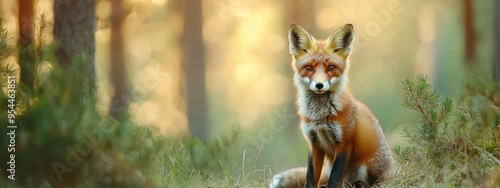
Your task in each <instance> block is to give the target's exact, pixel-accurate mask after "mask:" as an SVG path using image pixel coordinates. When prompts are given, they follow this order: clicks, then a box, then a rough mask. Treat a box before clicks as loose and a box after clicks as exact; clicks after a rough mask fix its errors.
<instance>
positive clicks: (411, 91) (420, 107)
mask: <svg viewBox="0 0 500 188" xmlns="http://www.w3.org/2000/svg"><path fill="white" fill-rule="evenodd" d="M408 91H410V94H411V96H412V97H413V100H415V103H416V104H417V108H418V110H419V111H420V113H422V114H423V115H424V118H425V120H427V122H430V121H429V117H427V114H426V113H425V112H424V110H423V109H422V106H421V105H420V103H419V102H418V99H417V97H416V96H415V94H414V93H413V90H412V89H411V87H408Z"/></svg>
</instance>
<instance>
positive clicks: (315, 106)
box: [269, 24, 395, 188]
mask: <svg viewBox="0 0 500 188" xmlns="http://www.w3.org/2000/svg"><path fill="white" fill-rule="evenodd" d="M288 39H289V43H290V44H289V50H290V54H291V55H292V57H293V63H292V67H293V70H294V82H295V86H296V88H297V90H298V100H297V106H298V115H299V117H300V128H301V130H302V133H303V135H304V137H305V138H306V140H307V142H308V143H309V148H310V149H309V157H308V163H307V168H305V167H298V168H291V169H288V170H285V171H282V172H280V173H278V174H276V175H274V176H273V178H272V179H271V182H270V185H269V187H270V188H276V187H287V188H288V187H302V186H303V187H314V188H315V187H318V186H320V185H325V184H327V186H328V187H343V186H344V183H347V184H349V185H351V186H354V187H358V186H361V187H366V186H372V185H373V184H374V183H375V182H376V181H377V180H379V179H382V178H383V177H384V175H385V174H386V173H387V171H388V170H389V169H390V168H391V167H392V166H393V164H394V163H395V162H394V159H393V156H392V155H393V154H392V151H391V149H390V147H389V145H388V144H387V140H386V139H385V137H384V133H383V131H382V128H381V127H380V125H379V123H378V120H377V119H376V118H375V116H374V115H373V113H372V112H371V111H370V109H369V108H368V107H367V106H365V105H364V104H363V103H361V102H359V101H358V100H356V99H355V98H354V96H353V95H352V94H351V92H350V91H349V88H348V87H347V83H348V79H347V72H348V70H349V64H350V62H349V55H350V54H351V51H352V48H353V42H354V29H353V26H352V25H351V24H346V25H344V26H342V27H340V28H339V29H337V30H336V31H335V32H334V33H333V34H332V35H331V36H330V37H329V38H328V39H327V40H325V41H320V40H316V39H314V38H313V37H312V36H311V35H309V33H307V31H305V30H304V29H302V28H301V27H300V26H298V25H296V24H292V25H291V26H290V30H289V33H288Z"/></svg>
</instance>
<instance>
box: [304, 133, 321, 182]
mask: <svg viewBox="0 0 500 188" xmlns="http://www.w3.org/2000/svg"><path fill="white" fill-rule="evenodd" d="M311 146H312V147H311V151H310V152H309V157H308V159H307V173H306V184H305V185H304V188H316V186H317V185H318V182H319V178H320V177H321V169H322V168H323V160H324V159H325V152H324V151H323V150H322V149H321V148H320V147H319V143H317V142H315V143H312V144H311Z"/></svg>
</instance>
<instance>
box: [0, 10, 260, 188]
mask: <svg viewBox="0 0 500 188" xmlns="http://www.w3.org/2000/svg"><path fill="white" fill-rule="evenodd" d="M1 24H2V22H1V20H0V65H1V66H0V74H1V77H0V83H2V84H3V85H2V87H5V86H6V85H5V84H6V83H7V80H6V79H7V75H17V70H16V68H15V67H14V66H12V65H6V62H5V60H6V57H7V56H9V55H10V54H11V53H12V52H13V50H12V46H9V43H8V42H6V41H7V40H8V35H7V33H6V32H5V30H4V29H3V27H2V25H1ZM41 25H42V26H39V27H43V25H44V24H41ZM37 31H40V32H43V31H46V29H44V28H39V29H37ZM39 34H40V36H39V37H38V38H39V39H41V38H43V37H42V36H41V35H43V33H39ZM32 46H34V49H36V50H35V51H36V52H37V53H34V55H35V59H36V60H37V62H39V63H40V64H38V65H37V66H44V67H48V69H44V70H38V71H36V72H35V76H36V77H37V82H36V85H35V88H36V89H35V90H34V91H31V90H26V89H25V88H23V87H22V86H20V85H19V84H18V85H17V87H16V98H15V99H16V113H15V115H16V118H15V122H16V123H15V125H17V129H15V131H16V138H15V140H16V146H15V148H16V150H15V153H10V152H7V145H8V144H9V142H10V139H9V138H8V137H6V136H2V137H0V161H4V163H2V165H1V166H0V169H2V171H0V176H2V177H3V178H1V179H0V187H50V186H52V187H61V186H67V187H165V186H166V187H170V186H173V187H178V186H182V187H199V186H202V185H203V186H209V187H221V186H224V185H227V186H230V185H241V184H242V183H243V181H242V180H243V179H244V178H248V176H247V177H240V176H238V177H232V176H231V175H232V174H234V173H235V171H236V170H240V165H239V162H238V161H236V160H235V158H236V157H235V154H236V152H235V145H236V144H237V143H238V138H239V134H238V133H239V132H240V131H239V130H238V129H235V130H234V132H232V133H231V134H230V136H221V137H220V138H219V139H216V140H212V141H208V142H206V143H204V142H201V141H199V140H197V139H194V138H185V139H173V138H166V137H165V136H163V135H161V134H160V133H159V130H158V129H156V128H150V127H145V126H140V125H137V124H135V123H133V120H132V119H131V118H130V116H127V115H126V116H125V117H124V118H123V119H121V120H120V121H117V120H115V119H113V118H110V117H102V116H101V115H99V113H98V110H97V107H96V105H95V104H96V103H99V102H100V101H99V99H98V98H97V96H96V94H95V91H89V90H88V89H85V88H87V87H83V88H82V87H77V86H81V85H82V84H81V83H90V82H91V81H89V80H87V79H88V78H86V76H85V75H84V74H83V72H84V71H82V66H80V62H81V61H80V60H81V59H82V58H85V54H81V55H80V56H77V57H75V58H74V61H73V63H72V65H71V66H70V67H66V68H63V67H61V66H60V65H59V64H58V63H57V62H56V58H55V49H56V45H55V44H54V43H52V42H49V41H38V42H37V45H32ZM30 48H31V47H30ZM21 50H26V49H21ZM41 62H43V64H42V63H41ZM28 96H29V97H28ZM6 100H7V96H6V95H5V93H4V91H0V101H2V102H0V103H1V104H2V106H1V107H0V108H2V110H1V111H0V122H2V123H3V122H8V120H7V110H4V109H6V107H7V105H6ZM10 130H11V129H8V128H7V127H6V126H4V124H2V126H0V132H1V133H6V132H8V131H10ZM10 154H15V160H16V168H15V169H16V176H15V178H16V181H11V180H8V179H7V178H6V177H7V175H9V174H7V173H8V172H7V171H5V169H7V168H8V167H7V166H6V163H5V161H9V160H10ZM263 183H264V181H262V182H257V181H255V182H254V181H247V182H246V183H245V185H246V186H250V187H255V186H258V187H262V186H264V185H263Z"/></svg>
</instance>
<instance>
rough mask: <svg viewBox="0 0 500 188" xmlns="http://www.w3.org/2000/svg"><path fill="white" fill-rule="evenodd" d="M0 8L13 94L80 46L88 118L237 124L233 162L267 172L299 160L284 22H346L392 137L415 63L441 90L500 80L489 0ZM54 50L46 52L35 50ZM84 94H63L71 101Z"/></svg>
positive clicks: (45, 2) (329, 27)
mask: <svg viewBox="0 0 500 188" xmlns="http://www.w3.org/2000/svg"><path fill="white" fill-rule="evenodd" d="M94 5H95V6H94ZM0 7H1V8H0V17H1V18H3V26H4V28H5V32H6V33H7V34H8V35H9V37H10V40H7V41H6V44H7V45H11V46H18V47H19V50H11V51H9V52H8V53H7V54H6V55H5V58H4V59H3V60H2V66H10V67H13V69H14V70H18V72H17V73H15V74H16V75H18V78H19V80H18V81H19V82H20V83H21V85H22V89H23V91H31V90H40V88H41V87H42V85H43V84H41V83H42V82H43V81H44V80H47V79H49V78H48V77H50V76H47V75H48V73H47V72H50V70H52V69H55V67H54V65H53V64H52V63H50V62H52V61H54V59H56V60H57V62H59V64H60V65H61V67H63V68H65V69H63V70H66V71H68V70H71V68H68V67H72V66H73V65H72V64H74V62H75V59H74V57H75V56H78V55H79V53H81V52H82V51H83V56H82V57H80V58H81V59H80V63H82V65H81V66H82V67H81V71H82V73H81V74H82V75H83V77H85V78H89V77H90V78H93V77H94V76H95V78H96V82H95V83H92V82H93V81H92V79H91V80H90V81H89V83H87V82H83V81H82V82H81V83H80V82H75V83H77V84H76V85H74V87H89V88H94V87H95V88H97V90H96V91H95V92H96V96H97V97H96V101H97V102H95V106H96V107H95V108H96V109H97V116H98V117H101V118H104V117H111V118H114V119H116V120H117V121H120V120H121V119H123V118H130V120H131V122H133V124H137V125H140V126H145V127H158V128H159V133H161V134H162V135H165V137H166V138H174V139H177V138H179V139H182V138H187V137H190V135H193V136H194V137H196V138H198V139H199V140H201V142H206V141H208V140H211V139H214V138H220V137H221V135H232V134H233V132H237V133H236V135H238V136H237V137H238V139H239V141H238V144H236V145H237V146H236V155H235V156H234V158H231V161H233V162H234V163H235V164H236V165H238V166H241V165H242V166H243V169H245V168H253V169H254V170H255V169H256V168H258V169H262V168H263V169H265V170H263V171H267V172H265V173H268V174H267V176H268V175H269V173H270V172H276V171H277V170H280V169H282V168H284V167H288V166H293V165H304V164H305V162H306V158H307V154H306V153H307V149H308V147H307V144H306V142H305V141H304V140H303V139H302V137H301V135H300V132H299V128H298V119H297V117H296V116H295V109H294V105H295V104H294V98H295V94H296V91H295V88H294V86H293V83H292V69H291V66H290V64H291V57H290V55H289V53H288V39H287V32H288V28H289V25H290V24H292V23H298V24H299V25H301V26H302V27H303V28H305V29H306V30H307V31H309V32H310V33H311V34H312V35H313V36H315V37H316V38H318V39H325V38H327V37H328V36H329V35H330V34H332V33H333V32H334V31H335V29H337V28H338V27H340V26H341V25H343V24H345V23H352V24H353V25H354V28H355V32H356V39H355V49H354V52H353V54H352V55H351V68H350V73H349V75H350V87H351V89H352V90H353V93H354V94H355V95H356V97H357V98H358V99H360V100H361V101H362V102H364V103H365V104H367V105H368V106H369V107H370V108H371V109H372V111H373V112H374V114H375V115H376V116H377V118H378V119H379V121H380V124H381V125H382V127H383V129H384V132H385V134H386V135H387V137H388V139H389V142H390V145H391V146H398V145H399V146H406V145H408V143H407V140H406V139H405V138H404V137H402V136H401V129H402V128H404V127H407V126H410V125H414V124H415V123H414V122H415V121H416V119H417V118H418V117H417V115H416V114H414V113H413V112H411V111H409V110H405V109H404V107H403V106H402V105H401V104H402V103H403V93H402V92H401V85H400V81H401V80H402V79H403V78H405V77H407V76H413V75H415V74H417V73H424V74H425V75H427V76H428V77H429V80H428V81H429V82H430V83H431V84H432V85H433V87H434V88H435V89H436V90H437V91H438V92H439V93H441V94H443V95H446V96H450V97H458V96H460V95H462V94H463V93H464V92H465V89H466V88H465V87H464V84H465V83H466V81H467V80H470V79H472V80H474V79H477V80H489V79H491V78H495V77H496V78H497V79H498V78H500V77H499V75H500V74H499V73H500V66H498V65H499V64H500V42H499V40H500V23H499V22H500V21H499V19H500V18H499V17H500V16H499V12H500V2H498V1H495V0H481V1H479V0H478V1H474V0H437V1H436V0H418V1H415V0H388V1H382V0H380V1H371V0H363V1H339V0H335V1H331V0H313V1H306V0H290V1H286V0H277V1H264V0H252V1H250V0H205V1H198V0H197V1H181V0H81V1H80V0H55V1H54V0H18V1H15V0H7V1H1V2H0ZM94 12H95V14H93V13H94ZM89 15H90V16H89ZM94 15H95V17H93V16H94ZM94 31H95V32H94ZM94 37H95V40H92V39H94ZM2 42H5V41H2ZM53 44H54V45H53ZM41 46H46V47H43V48H42V47H41ZM494 46H496V48H494ZM51 50H53V51H55V54H56V55H55V57H54V58H52V59H51V56H50V55H44V54H45V52H46V51H51ZM494 50H495V51H494ZM94 52H95V53H94ZM494 62H496V63H494ZM495 71H496V73H497V74H496V75H495ZM48 84H51V83H48ZM20 87H21V86H20ZM5 91H6V90H5V88H4V92H5ZM61 91H64V88H62V90H61ZM87 94H88V93H85V92H83V93H82V92H76V93H74V95H76V96H77V98H78V97H80V98H79V99H80V100H79V101H80V102H81V101H82V99H84V98H85V96H86V95H87ZM28 101H29V100H28ZM28 103H29V102H28ZM31 103H34V102H33V101H32V102H31ZM26 108H28V107H26ZM2 109H3V107H2ZM83 113H84V112H83ZM84 114H85V113H84ZM76 118H78V116H76ZM37 121H38V119H31V120H29V121H28V120H26V122H30V123H32V124H34V125H35V126H36V122H37ZM21 122H22V121H21ZM0 124H2V125H3V124H4V123H3V122H0ZM19 126H23V125H19ZM69 126H71V125H69ZM222 137H225V136H222ZM125 155H127V153H125ZM200 155H201V154H200ZM245 165H247V167H245ZM243 171H244V170H243ZM19 173H23V172H19ZM244 173H245V172H243V174H244Z"/></svg>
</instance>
